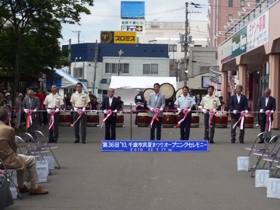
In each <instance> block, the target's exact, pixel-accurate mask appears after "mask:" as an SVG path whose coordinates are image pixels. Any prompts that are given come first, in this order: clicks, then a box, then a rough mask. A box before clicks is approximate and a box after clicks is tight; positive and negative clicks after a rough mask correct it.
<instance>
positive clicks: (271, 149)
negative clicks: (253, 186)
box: [251, 135, 280, 178]
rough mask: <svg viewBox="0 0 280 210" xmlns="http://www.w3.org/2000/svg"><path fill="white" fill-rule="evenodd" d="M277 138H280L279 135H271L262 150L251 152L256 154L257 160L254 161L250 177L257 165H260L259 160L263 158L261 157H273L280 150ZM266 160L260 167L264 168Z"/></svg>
mask: <svg viewBox="0 0 280 210" xmlns="http://www.w3.org/2000/svg"><path fill="white" fill-rule="evenodd" d="M279 139H280V135H276V136H273V137H272V138H271V139H270V140H269V142H268V144H266V146H265V149H264V150H261V151H256V152H253V155H256V156H257V157H258V158H257V162H256V164H255V167H254V169H253V171H252V174H251V177H252V178H253V177H255V171H256V170H257V167H258V166H260V162H261V160H263V158H266V159H268V158H273V157H275V156H277V155H278V152H279V151H280V140H279ZM267 162H268V161H266V160H264V164H263V166H262V167H261V168H264V167H265V165H266V163H267Z"/></svg>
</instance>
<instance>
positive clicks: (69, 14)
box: [0, 0, 94, 95]
mask: <svg viewBox="0 0 280 210" xmlns="http://www.w3.org/2000/svg"><path fill="white" fill-rule="evenodd" d="M93 1H94V0H81V1H73V0H1V1H0V66H1V68H2V71H4V72H5V73H6V74H7V75H11V76H14V78H15V79H14V84H13V87H14V88H13V90H14V92H15V91H17V89H18V83H19V81H20V78H21V75H24V74H28V75H32V74H36V73H38V72H41V71H43V67H44V66H50V67H51V68H54V67H57V66H60V65H63V64H66V63H67V62H66V61H65V60H63V58H65V57H66V54H64V53H65V52H62V51H61V49H60V47H59V43H58V39H59V38H61V23H69V24H75V23H79V21H80V19H81V14H83V13H85V14H90V11H89V9H88V8H87V7H88V6H93ZM13 95H14V94H13Z"/></svg>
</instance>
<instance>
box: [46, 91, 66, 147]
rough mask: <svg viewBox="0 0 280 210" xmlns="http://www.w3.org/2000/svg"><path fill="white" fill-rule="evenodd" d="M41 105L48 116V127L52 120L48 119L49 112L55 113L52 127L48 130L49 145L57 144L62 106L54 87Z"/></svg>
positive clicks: (60, 98)
mask: <svg viewBox="0 0 280 210" xmlns="http://www.w3.org/2000/svg"><path fill="white" fill-rule="evenodd" d="M43 104H44V105H45V108H46V110H47V112H48V114H49V120H50V122H49V126H50V125H51V124H52V121H51V120H52V119H50V117H51V110H53V111H55V114H54V122H53V126H51V128H49V143H51V142H54V143H57V140H58V135H59V115H60V113H59V109H60V108H61V106H62V105H63V100H62V97H61V96H60V95H58V94H57V88H56V85H52V86H51V94H49V95H47V97H46V98H45V101H44V103H43Z"/></svg>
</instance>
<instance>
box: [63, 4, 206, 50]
mask: <svg viewBox="0 0 280 210" xmlns="http://www.w3.org/2000/svg"><path fill="white" fill-rule="evenodd" d="M121 1H122V0H95V1H94V6H93V7H89V9H90V11H91V14H90V15H82V16H81V21H80V25H79V24H75V25H70V24H62V26H63V28H62V36H63V39H62V40H60V43H61V45H65V44H68V42H69V39H71V42H72V44H76V43H78V33H77V31H80V43H89V42H95V41H96V40H97V41H98V42H99V40H100V31H120V20H121V18H120V4H121ZM132 1H133V0H132ZM138 1H145V20H146V21H152V20H154V19H157V20H158V21H185V2H186V0H138ZM189 2H194V3H196V4H200V5H201V8H195V7H194V6H189V11H190V12H191V13H190V14H189V19H193V20H206V19H207V11H208V8H209V7H208V0H193V1H189ZM192 12H201V13H192Z"/></svg>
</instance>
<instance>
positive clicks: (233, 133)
mask: <svg viewBox="0 0 280 210" xmlns="http://www.w3.org/2000/svg"><path fill="white" fill-rule="evenodd" d="M238 120H239V117H238V118H231V141H236V138H235V137H236V127H237V126H239V128H240V123H241V121H240V122H239V123H238V124H237V126H235V128H233V125H234V124H235V123H236V122H237V121H238ZM244 134H245V119H244V125H243V130H240V133H239V141H244Z"/></svg>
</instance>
